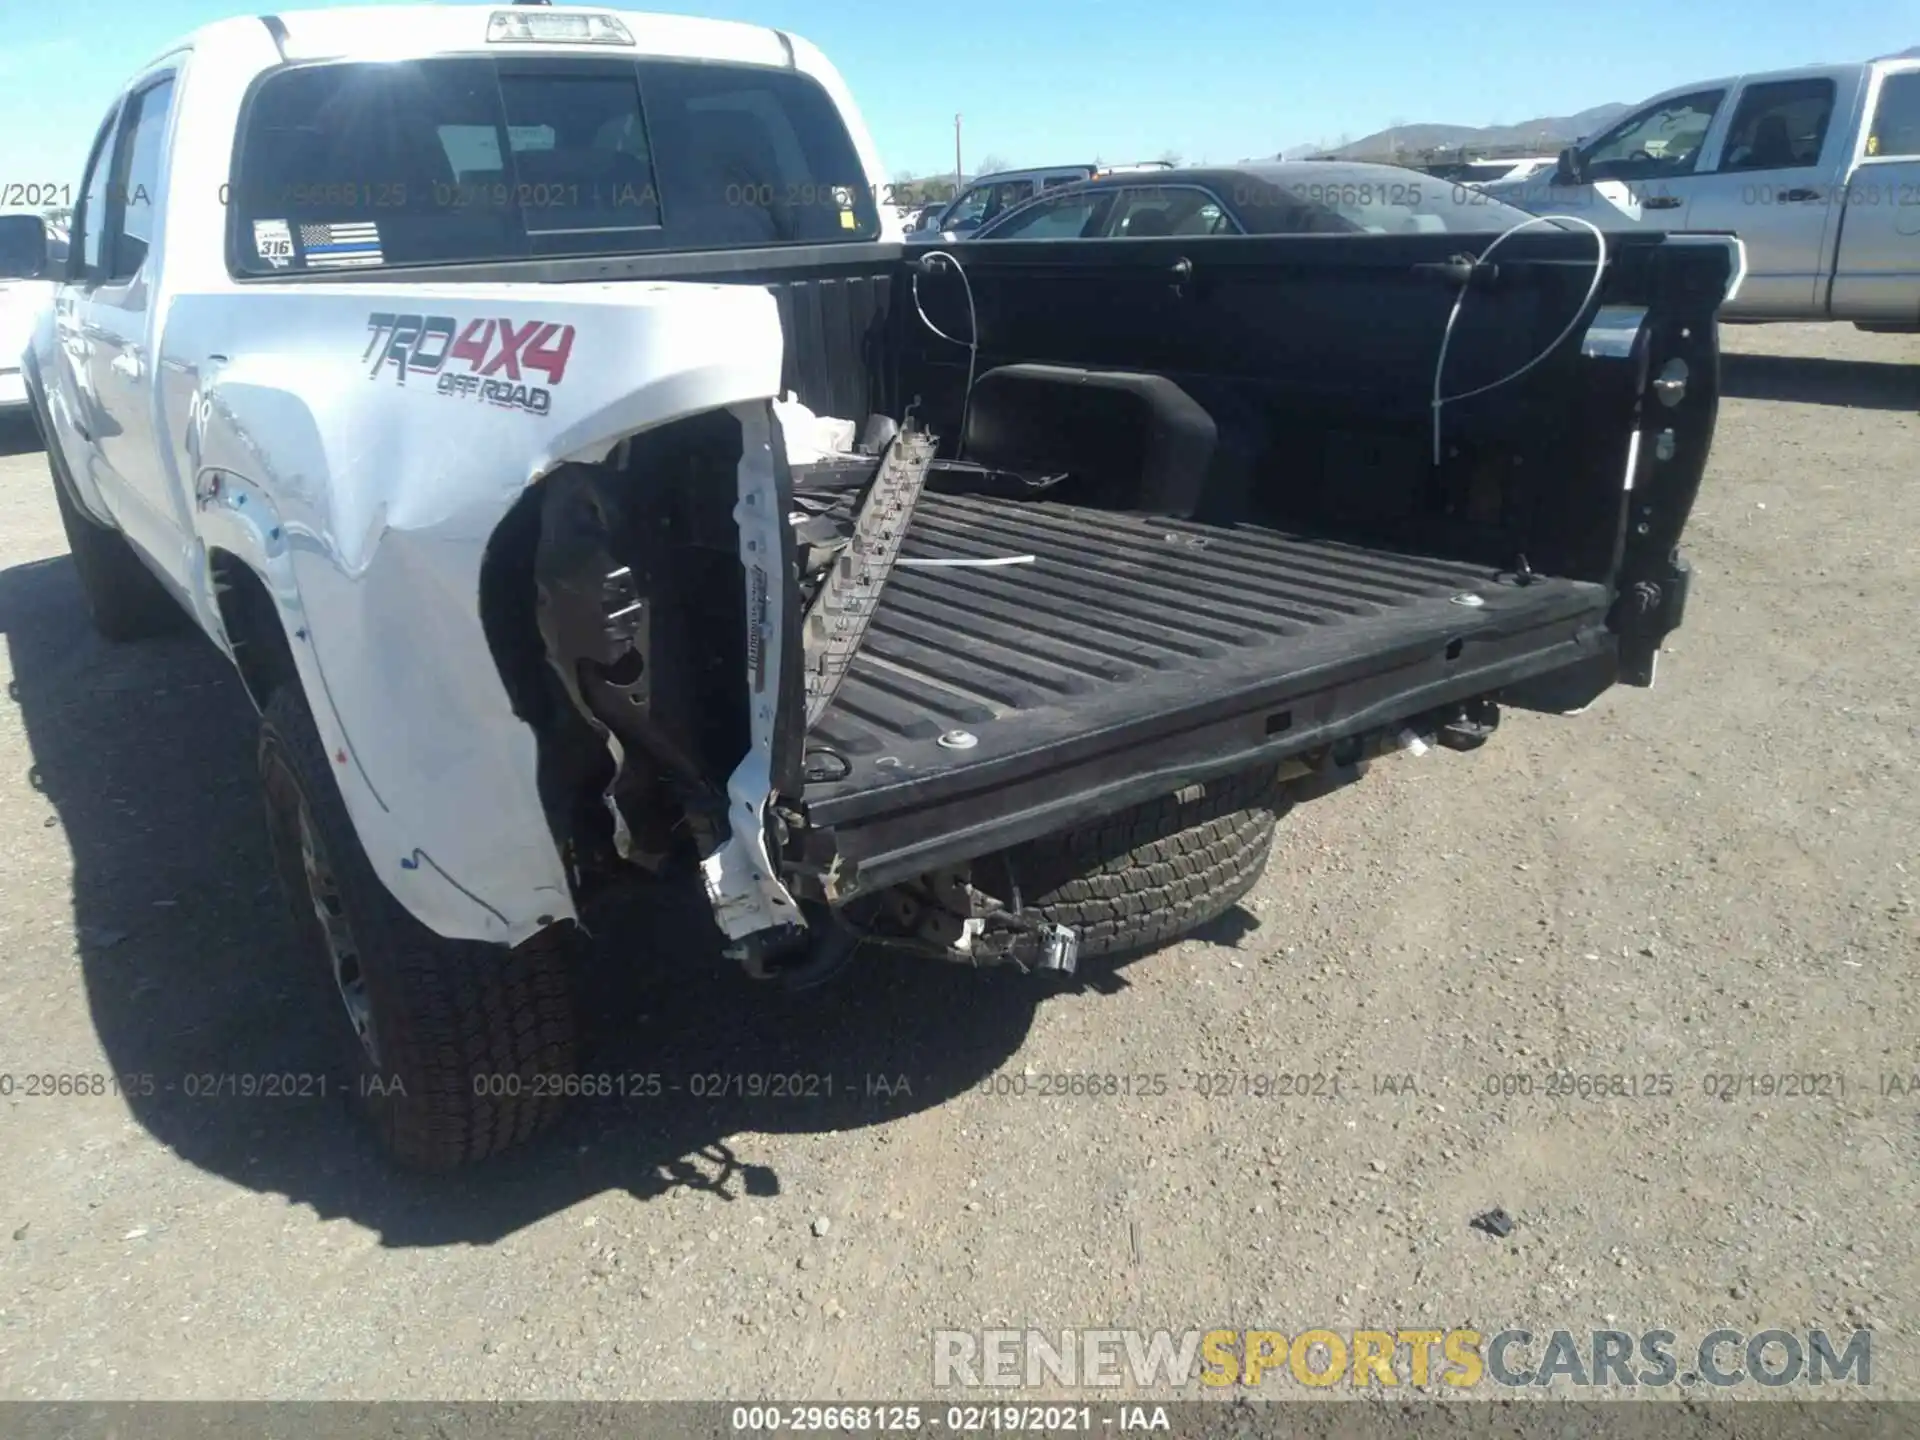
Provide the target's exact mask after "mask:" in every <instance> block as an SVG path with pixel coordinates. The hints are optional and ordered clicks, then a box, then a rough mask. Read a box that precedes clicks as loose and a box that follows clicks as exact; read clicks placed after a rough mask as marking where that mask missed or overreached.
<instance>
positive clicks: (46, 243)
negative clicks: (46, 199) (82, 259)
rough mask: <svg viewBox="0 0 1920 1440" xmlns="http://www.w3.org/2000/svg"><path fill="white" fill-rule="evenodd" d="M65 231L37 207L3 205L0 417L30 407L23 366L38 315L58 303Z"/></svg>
mask: <svg viewBox="0 0 1920 1440" xmlns="http://www.w3.org/2000/svg"><path fill="white" fill-rule="evenodd" d="M65 240H66V237H65V236H64V235H62V234H61V233H60V232H59V231H58V230H57V229H55V228H54V227H53V226H51V225H49V224H48V223H47V222H46V220H45V219H44V218H43V217H42V216H41V215H40V214H39V212H37V211H34V210H23V209H5V210H0V419H5V418H7V417H9V416H13V415H25V414H27V413H29V411H28V405H27V380H26V375H25V373H24V371H23V370H22V369H21V360H22V358H23V356H24V354H25V352H26V348H27V341H28V338H29V337H30V336H31V335H32V334H33V326H34V321H35V320H36V319H37V318H38V317H39V315H40V313H41V312H42V311H43V310H45V309H47V308H48V307H49V306H51V305H52V304H53V292H54V283H55V282H54V275H55V274H56V273H57V270H58V267H59V266H60V265H61V264H63V263H64V261H65V259H66V243H65Z"/></svg>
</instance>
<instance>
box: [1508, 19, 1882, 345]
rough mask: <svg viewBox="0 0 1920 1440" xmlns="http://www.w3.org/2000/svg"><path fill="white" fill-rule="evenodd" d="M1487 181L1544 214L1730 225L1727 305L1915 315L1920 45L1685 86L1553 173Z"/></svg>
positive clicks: (1730, 312)
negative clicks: (1857, 60) (1865, 58)
mask: <svg viewBox="0 0 1920 1440" xmlns="http://www.w3.org/2000/svg"><path fill="white" fill-rule="evenodd" d="M1479 188H1480V189H1482V190H1484V191H1485V192H1486V193H1487V194H1489V195H1491V196H1494V197H1495V198H1497V199H1500V200H1503V201H1505V202H1506V203H1508V204H1510V205H1517V206H1519V207H1520V208H1521V209H1524V210H1531V211H1533V212H1535V213H1536V214H1551V213H1555V212H1561V213H1567V214H1573V215H1588V216H1589V217H1590V218H1592V219H1593V220H1595V221H1596V222H1599V223H1603V224H1609V225H1612V224H1618V223H1620V220H1621V219H1622V218H1623V217H1624V218H1625V219H1626V220H1627V221H1629V222H1631V223H1633V224H1635V225H1640V226H1644V227H1647V228H1650V229H1659V230H1696V231H1700V230H1705V231H1731V232H1732V233H1734V234H1736V235H1738V236H1739V237H1740V238H1741V239H1742V240H1743V241H1745V242H1746V249H1747V276H1746V280H1745V282H1744V283H1743V284H1742V286H1741V288H1740V291H1739V293H1738V294H1737V295H1736V296H1735V297H1734V298H1733V299H1731V300H1730V301H1728V303H1727V304H1726V306H1725V308H1724V309H1723V311H1722V315H1721V318H1723V319H1726V320H1850V321H1852V322H1853V323H1854V324H1856V325H1858V326H1859V327H1860V328H1861V329H1864V330H1890V331H1920V56H1900V57H1895V58H1890V59H1883V60H1874V61H1869V62H1866V63H1863V64H1852V65H1812V66H1807V67H1805V68H1802V69H1797V70H1782V71H1776V72H1773V73H1769V74H1761V75H1736V76H1731V77H1728V78H1724V79H1719V80H1705V81H1700V82H1698V83H1695V84H1690V85H1683V86H1679V87H1678V88H1676V89H1673V90H1670V91H1667V92H1666V93H1665V94H1662V95H1659V96H1656V97H1655V98H1654V99H1652V100H1650V101H1648V102H1647V103H1646V104H1644V105H1642V106H1640V107H1638V108H1637V109H1635V110H1634V112H1633V113H1632V114H1630V115H1628V116H1626V117H1625V118H1624V119H1622V120H1620V121H1619V122H1618V123H1616V124H1615V125H1613V126H1612V127H1611V128H1610V129H1608V130H1607V131H1605V132H1604V133H1602V134H1600V135H1598V136H1594V137H1592V138H1590V139H1588V140H1586V141H1583V142H1582V143H1581V144H1579V145H1576V146H1572V147H1569V148H1568V149H1567V150H1565V151H1563V152H1562V154H1561V156H1560V163H1559V166H1558V167H1557V168H1556V169H1555V170H1554V171H1552V172H1551V173H1549V174H1546V175H1535V176H1532V177H1529V178H1524V179H1520V180H1511V181H1494V182H1492V183H1489V184H1484V185H1481V186H1480V187H1479ZM1595 211H1600V212H1604V213H1601V214H1597V213H1593V212H1595Z"/></svg>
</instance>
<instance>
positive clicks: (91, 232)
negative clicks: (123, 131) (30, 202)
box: [69, 104, 120, 276]
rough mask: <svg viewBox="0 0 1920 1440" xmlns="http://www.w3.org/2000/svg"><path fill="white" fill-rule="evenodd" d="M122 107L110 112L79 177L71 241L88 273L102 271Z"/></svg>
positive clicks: (81, 266) (93, 274)
mask: <svg viewBox="0 0 1920 1440" xmlns="http://www.w3.org/2000/svg"><path fill="white" fill-rule="evenodd" d="M119 117H120V107H119V105H117V104H116V105H115V106H114V107H113V109H112V110H111V111H109V112H108V114H107V118H106V122H105V123H104V124H103V125H101V127H100V134H99V135H98V136H97V137H96V138H95V139H94V142H93V155H92V157H91V158H90V159H89V160H88V161H87V173H86V176H85V177H84V178H83V179H82V180H81V181H80V208H79V209H77V210H75V211H74V212H73V230H72V232H71V234H72V239H71V240H70V242H69V244H70V245H71V246H72V247H73V248H76V249H78V250H79V252H80V268H81V269H82V270H83V271H84V272H85V273H86V274H87V275H88V276H98V275H99V274H100V259H101V255H102V253H103V252H102V250H101V247H100V239H101V237H102V236H103V235H104V234H106V229H107V178H108V177H109V176H110V175H112V174H113V160H114V152H115V151H116V150H117V149H118V148H119V147H118V145H117V144H116V143H115V138H116V137H117V136H118V135H119V133H120V125H119Z"/></svg>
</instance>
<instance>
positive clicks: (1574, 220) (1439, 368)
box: [922, 215, 1607, 465]
mask: <svg viewBox="0 0 1920 1440" xmlns="http://www.w3.org/2000/svg"><path fill="white" fill-rule="evenodd" d="M1556 220H1565V221H1566V222H1567V223H1568V224H1570V225H1579V226H1583V227H1584V228H1586V229H1587V230H1589V231H1591V232H1592V234H1593V243H1594V255H1593V281H1592V283H1591V284H1589V285H1588V286H1587V293H1586V296H1585V298H1584V299H1582V300H1581V301H1580V303H1579V304H1578V305H1577V306H1575V307H1574V311H1573V315H1572V316H1571V317H1570V318H1569V319H1568V321H1567V328H1566V329H1564V330H1562V331H1561V332H1560V333H1559V334H1558V335H1556V336H1554V337H1553V340H1552V341H1551V342H1550V343H1549V344H1548V345H1547V346H1546V347H1545V348H1544V349H1543V350H1541V352H1540V353H1539V354H1538V355H1536V356H1534V357H1533V358H1532V359H1531V360H1529V361H1527V363H1526V364H1524V365H1522V366H1521V367H1520V368H1519V369H1518V370H1515V371H1513V372H1512V373H1511V374H1508V375H1502V376H1501V377H1500V378H1499V379H1498V380H1495V381H1492V382H1491V383H1489V384H1486V385H1482V386H1479V387H1478V388H1477V389H1473V390H1462V391H1461V392H1460V393H1459V394H1458V395H1446V396H1443V395H1441V393H1440V377H1441V375H1442V374H1443V373H1444V372H1445V370H1446V368H1447V347H1448V346H1449V345H1451V344H1452V343H1453V326H1454V322H1455V321H1457V320H1458V319H1459V318H1460V307H1461V306H1462V305H1464V304H1465V303H1466V299H1467V291H1468V290H1470V289H1471V288H1472V285H1471V283H1470V282H1471V280H1472V274H1471V272H1469V273H1468V276H1467V281H1468V282H1469V283H1463V284H1462V285H1461V286H1460V293H1459V294H1458V295H1456V296H1454V297H1453V309H1452V310H1450V311H1448V312H1447V328H1446V329H1445V330H1443V331H1442V332H1441V333H1440V355H1439V358H1438V359H1436V360H1435V361H1434V362H1433V463H1434V464H1435V465H1438V464H1439V463H1440V409H1441V407H1442V406H1445V405H1451V404H1453V402H1454V401H1456V400H1471V399H1472V398H1473V397H1474V396H1476V395H1484V394H1486V393H1487V392H1488V391H1489V390H1498V389H1499V388H1500V387H1501V386H1502V385H1507V384H1510V383H1512V382H1513V381H1515V380H1518V379H1519V378H1520V377H1521V376H1522V375H1524V374H1526V373H1527V372H1528V371H1529V370H1531V369H1533V367H1534V366H1536V365H1538V364H1539V363H1540V362H1541V361H1543V360H1545V359H1546V358H1547V357H1548V356H1549V355H1551V354H1553V352H1554V351H1556V350H1558V349H1559V348H1560V342H1561V341H1563V340H1565V339H1566V338H1567V337H1568V336H1569V335H1571V334H1573V331H1574V327H1575V326H1577V325H1578V324H1579V323H1580V317H1581V316H1583V315H1585V314H1586V313H1587V307H1588V306H1589V305H1591V304H1592V303H1593V297H1594V296H1595V295H1597V294H1599V293H1600V281H1601V279H1602V277H1604V276H1605V275H1606V273H1607V237H1606V235H1605V234H1604V233H1603V232H1602V231H1601V229H1600V227H1599V226H1598V225H1596V224H1594V223H1593V222H1592V221H1591V220H1582V219H1581V218H1580V217H1579V216H1578V215H1535V216H1532V217H1530V218H1529V219H1526V220H1522V221H1521V222H1520V223H1519V224H1518V225H1513V226H1510V227H1508V228H1507V229H1505V230H1503V231H1501V232H1500V234H1499V235H1498V236H1496V237H1495V239H1494V241H1493V243H1492V244H1491V245H1489V246H1487V248H1486V249H1484V250H1482V251H1481V252H1480V263H1481V264H1485V263H1486V260H1487V257H1488V256H1490V255H1491V254H1493V252H1494V251H1496V250H1498V249H1499V248H1500V247H1501V246H1502V245H1504V244H1506V243H1507V241H1508V240H1509V239H1511V238H1512V237H1513V236H1515V235H1518V234H1519V233H1520V232H1521V231H1522V230H1530V229H1532V228H1533V227H1534V226H1536V225H1548V224H1552V223H1553V222H1554V221H1556ZM922 318H923V319H924V318H925V317H924V316H923V317H922Z"/></svg>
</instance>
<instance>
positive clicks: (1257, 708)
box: [806, 495, 1611, 884]
mask: <svg viewBox="0 0 1920 1440" xmlns="http://www.w3.org/2000/svg"><path fill="white" fill-rule="evenodd" d="M904 554H905V556H906V557H907V558H908V559H909V560H913V559H941V558H973V559H984V558H994V557H1003V556H1017V555H1032V556H1033V557H1034V561H1033V563H1031V564H1014V565H1007V566H1004V567H995V568H972V567H952V568H944V567H941V568H936V567H926V568H920V567H914V566H911V565H902V566H901V567H900V568H898V569H896V570H895V571H894V573H893V577H892V579H891V580H890V582H889V584H888V588H887V591H886V594H885V597H884V599H883V600H882V602H881V605H880V609H879V612H878V614H877V615H876V616H875V618H874V620H873V622H872V626H871V629H870V630H869V631H868V634H867V638H866V641H865V643H864V645H863V646H862V648H861V650H860V653H859V655H858V657H857V658H856V659H855V661H854V664H853V667H852V670H851V672H850V673H849V674H848V676H847V678H846V680H845V682H844V684H843V685H842V687H841V689H840V692H839V694H838V696H837V698H836V699H835V702H834V704H833V706H832V708H831V709H829V710H828V712H827V713H826V714H825V715H824V716H823V717H822V718H821V720H820V722H819V723H818V724H817V725H816V726H815V727H814V728H813V730H812V731H811V732H810V734H809V736H808V740H807V750H808V754H809V756H810V763H809V766H808V770H809V776H810V779H809V783H808V785H807V790H806V801H807V808H808V812H809V816H810V820H811V823H812V825H813V826H814V827H816V828H817V829H818V830H822V831H832V832H833V847H834V849H835V850H836V851H837V852H838V853H839V854H841V855H842V856H844V857H845V858H847V859H851V860H854V861H855V862H856V863H857V864H858V865H859V867H860V873H861V877H862V882H863V883H864V884H878V883H883V882H884V881H885V880H887V879H888V878H890V877H893V876H896V875H906V874H911V873H917V872H920V871H924V870H925V869H927V868H930V867H932V866H934V865H937V864H943V863H949V862H951V861H953V860H957V859H963V858H968V857H969V856H970V855H977V854H980V853H984V852H985V851H986V850H990V849H996V848H999V847H1000V846H1001V845H1003V844H1011V843H1016V842H1017V841H1019V840H1021V839H1025V838H1031V837H1032V836H1035V835H1039V834H1043V833H1047V832H1048V831H1051V830H1056V829H1059V828H1061V827H1062V826H1064V825H1069V824H1073V823H1077V821H1078V820H1080V819H1082V818H1086V817H1089V816H1092V815H1094V814H1098V813H1100V812H1102V811H1104V810H1109V809H1111V808H1113V806H1114V805H1115V804H1118V803H1131V800H1132V799H1135V798H1147V797H1148V796H1150V795H1152V794H1155V793H1164V792H1165V791H1166V790H1167V789H1169V788H1173V787H1177V786H1178V785H1180V784H1184V783H1186V782H1187V780H1189V779H1192V778H1202V777H1204V775H1206V774H1212V773H1220V772H1222V771H1224V770H1226V769H1229V768H1233V767H1236V766H1241V765H1245V764H1247V763H1249V762H1250V761H1257V760H1259V759H1262V758H1265V757H1267V756H1269V755H1270V756H1271V757H1272V758H1274V759H1276V760H1278V759H1279V758H1282V757H1284V756H1285V755H1287V754H1289V753H1296V752H1300V751H1304V750H1307V749H1310V748H1313V747H1315V746H1319V745H1324V744H1326V743H1327V742H1328V741H1330V740H1333V739H1338V738H1341V737H1342V736H1344V735H1348V734H1356V733H1359V732H1360V731H1362V730H1365V729H1368V728H1377V727H1378V726H1379V725H1382V724H1387V723H1391V722H1392V721H1394V720H1396V719H1401V718H1404V717H1406V716H1408V715H1411V714H1414V713H1417V712H1419V711H1421V710H1424V709H1427V708H1430V707H1432V706H1435V705H1439V704H1444V703H1449V702H1452V701H1455V700H1459V699H1464V698H1467V697H1470V696H1473V695H1477V694H1482V693H1485V692H1486V691H1488V690H1489V689H1492V688H1495V687H1497V686H1499V685H1501V684H1505V683H1510V682H1511V681H1513V680H1516V679H1519V678H1522V677H1523V676H1525V675H1529V674H1535V673H1539V672H1541V671H1543V670H1547V669H1552V668H1556V667H1558V666H1560V665H1565V664H1568V663H1571V662H1572V661H1574V660H1577V659H1580V658H1582V657H1583V656H1585V655H1589V654H1592V653H1593V652H1594V651H1595V649H1596V648H1598V647H1599V646H1600V645H1601V644H1603V643H1604V618H1605V613H1606V610H1607V606H1608V603H1609V600H1610V598H1611V597H1610V595H1609V592H1608V590H1607V588H1606V587H1605V586H1601V585H1597V584H1588V583H1582V582H1578V581H1571V580H1560V579H1552V578H1534V579H1532V580H1531V582H1530V583H1527V584H1521V583H1519V581H1518V580H1517V579H1516V577H1514V576H1513V575H1511V574H1502V573H1500V572H1497V571H1495V570H1492V569H1489V568H1487V567H1484V566H1478V565H1473V564H1468V563H1462V562H1457V561H1449V560H1438V559H1432V558H1428V557H1423V556H1417V555H1409V554H1403V553H1396V552H1391V551H1386V550H1378V549H1366V548H1362V547H1359V546H1355V545H1351V544H1345V543H1341V542H1338V541H1332V540H1325V539H1316V538H1312V537H1309V536H1303V535H1293V534H1285V533H1280V532H1277V531H1273V530H1267V529H1263V528H1259V527H1255V526H1250V525H1234V526H1227V525H1203V524H1196V523H1191V522H1187V521H1181V520H1169V519H1165V518H1160V517H1154V516H1146V515H1140V514H1132V513H1124V512H1114V511H1103V510H1093V509H1087V508H1081V507H1076V506H1070V505H1063V504H1058V503H1051V502H1041V501H1026V502H1014V503H1009V502H1008V501H1006V500H1004V499H987V498H979V497H968V496H954V495H927V496H924V497H923V498H922V500H921V502H920V507H919V509H918V511H917V512H916V514H915V517H914V523H913V528H912V530H911V532H910V534H909V537H908V540H907V544H906V547H905V550H904ZM1463 597H1477V598H1478V599H1479V601H1480V603H1479V604H1477V605H1476V604H1472V603H1462V599H1463ZM953 732H963V733H962V734H960V735H954V734H953ZM943 736H947V737H948V739H949V741H953V740H958V741H959V742H960V748H955V747H954V746H953V745H952V744H951V743H950V744H944V745H943V744H942V743H941V739H942V737H943ZM967 737H971V742H972V743H970V744H969V743H968V742H967ZM822 752H831V753H830V754H823V753H822ZM836 757H837V758H836ZM843 765H844V766H845V767H846V773H845V774H844V775H843V776H840V777H839V778H834V779H826V778H821V777H825V776H830V775H833V774H835V772H837V771H838V770H840V769H841V768H842V766H843Z"/></svg>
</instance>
